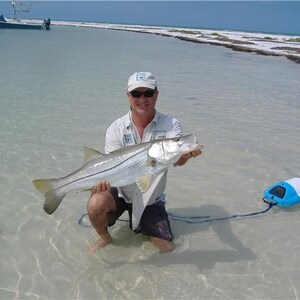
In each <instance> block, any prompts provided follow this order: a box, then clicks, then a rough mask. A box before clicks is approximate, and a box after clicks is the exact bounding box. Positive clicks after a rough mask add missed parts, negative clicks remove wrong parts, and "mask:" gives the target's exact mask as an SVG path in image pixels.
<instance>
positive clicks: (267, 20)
mask: <svg viewBox="0 0 300 300" xmlns="http://www.w3.org/2000/svg"><path fill="white" fill-rule="evenodd" d="M23 2H24V3H23V7H26V6H27V7H28V6H31V11H30V13H28V14H23V15H22V17H23V18H28V19H30V18H31V19H35V18H37V19H44V18H46V17H49V18H50V19H51V20H65V21H91V22H102V23H122V24H140V25H158V26H176V27H188V28H202V29H227V30H242V31H253V32H266V33H285V34H294V35H300V1H23ZM0 14H3V15H4V16H5V17H12V6H11V1H3V0H0Z"/></svg>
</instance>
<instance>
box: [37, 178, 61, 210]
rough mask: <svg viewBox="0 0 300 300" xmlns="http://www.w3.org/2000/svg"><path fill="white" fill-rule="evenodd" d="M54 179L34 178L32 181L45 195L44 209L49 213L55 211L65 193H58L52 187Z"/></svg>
mask: <svg viewBox="0 0 300 300" xmlns="http://www.w3.org/2000/svg"><path fill="white" fill-rule="evenodd" d="M54 181H55V179H36V180H33V181H32V183H33V185H34V187H35V188H36V189H37V190H38V191H39V192H42V193H43V194H44V196H45V203H44V211H45V212H46V213H47V214H49V215H51V214H53V213H54V212H55V210H56V209H57V207H58V206H59V204H60V202H61V200H62V199H63V198H64V197H65V195H66V194H59V193H57V190H54V189H53V183H54Z"/></svg>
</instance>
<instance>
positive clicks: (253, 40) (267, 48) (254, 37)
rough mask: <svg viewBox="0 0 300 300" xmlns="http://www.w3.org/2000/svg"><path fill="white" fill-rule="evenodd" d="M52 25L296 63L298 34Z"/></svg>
mask: <svg viewBox="0 0 300 300" xmlns="http://www.w3.org/2000/svg"><path fill="white" fill-rule="evenodd" d="M52 24H53V25H63V26H78V27H92V28H100V29H112V30H124V31H131V32H141V33H149V34H157V35H161V36H167V37H174V38H177V39H180V40H184V41H188V42H194V43H203V44H210V45H214V46H223V47H227V48H230V49H232V50H235V51H243V52H253V53H256V54H260V55H272V56H284V57H286V58H288V59H290V60H292V61H294V62H296V63H300V36H290V35H281V34H280V35H279V34H266V33H252V32H239V31H226V30H206V29H187V28H175V27H174V28H173V27H157V26H142V25H124V24H106V23H90V22H66V21H53V22H52Z"/></svg>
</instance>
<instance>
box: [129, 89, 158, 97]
mask: <svg viewBox="0 0 300 300" xmlns="http://www.w3.org/2000/svg"><path fill="white" fill-rule="evenodd" d="M154 92H155V90H147V91H145V92H140V91H132V92H130V95H131V96H132V97H133V98H140V97H141V96H142V95H144V97H146V98H151V97H153V95H154Z"/></svg>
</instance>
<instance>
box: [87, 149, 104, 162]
mask: <svg viewBox="0 0 300 300" xmlns="http://www.w3.org/2000/svg"><path fill="white" fill-rule="evenodd" d="M83 154H84V159H83V164H84V165H85V164H86V163H88V162H89V161H91V160H93V159H95V158H98V157H100V156H101V155H103V153H101V152H99V151H97V150H95V149H92V148H89V147H85V146H84V147H83Z"/></svg>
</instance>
